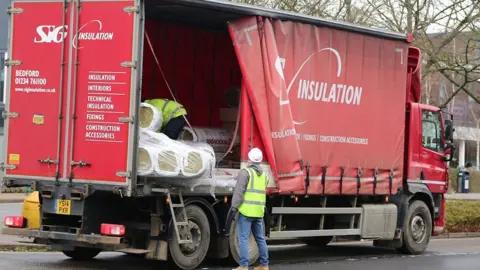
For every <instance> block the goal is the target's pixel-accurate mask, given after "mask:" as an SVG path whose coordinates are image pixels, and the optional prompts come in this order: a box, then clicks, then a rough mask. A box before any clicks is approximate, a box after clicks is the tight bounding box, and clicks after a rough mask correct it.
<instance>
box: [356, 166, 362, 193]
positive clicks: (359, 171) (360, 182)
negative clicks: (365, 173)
mask: <svg viewBox="0 0 480 270" xmlns="http://www.w3.org/2000/svg"><path fill="white" fill-rule="evenodd" d="M361 177H362V168H358V169H357V194H358V193H359V192H360V188H361V187H362V179H361Z"/></svg>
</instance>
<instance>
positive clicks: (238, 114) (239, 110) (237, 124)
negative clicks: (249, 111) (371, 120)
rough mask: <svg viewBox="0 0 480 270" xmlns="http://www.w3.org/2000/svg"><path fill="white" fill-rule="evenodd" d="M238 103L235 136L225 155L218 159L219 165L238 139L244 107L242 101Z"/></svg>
mask: <svg viewBox="0 0 480 270" xmlns="http://www.w3.org/2000/svg"><path fill="white" fill-rule="evenodd" d="M238 104H239V105H238V113H237V122H236V123H235V130H234V131H233V138H232V141H231V142H230V146H228V149H227V151H226V152H225V154H224V155H223V157H221V158H220V159H219V160H218V161H217V167H218V164H219V163H220V161H222V160H223V159H224V158H225V157H226V156H227V155H228V153H229V152H230V151H231V150H232V148H233V144H234V143H235V140H236V139H237V133H238V126H239V125H240V114H241V113H240V112H241V108H242V102H239V103H238Z"/></svg>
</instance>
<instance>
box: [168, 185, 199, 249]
mask: <svg viewBox="0 0 480 270" xmlns="http://www.w3.org/2000/svg"><path fill="white" fill-rule="evenodd" d="M167 197H168V201H169V204H168V205H169V206H170V213H171V214H172V220H173V225H174V226H175V234H176V236H177V240H178V243H179V244H192V243H193V241H192V237H191V235H190V230H186V235H185V236H186V238H185V239H182V237H181V236H180V229H181V227H183V226H188V217H187V211H186V210H185V204H184V203H183V196H182V193H178V199H179V201H180V202H178V203H174V202H173V201H172V195H171V194H170V191H167ZM175 209H179V211H180V215H181V216H182V217H183V221H180V222H179V221H177V215H176V213H175Z"/></svg>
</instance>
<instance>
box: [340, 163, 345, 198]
mask: <svg viewBox="0 0 480 270" xmlns="http://www.w3.org/2000/svg"><path fill="white" fill-rule="evenodd" d="M344 174H345V168H344V167H343V166H342V167H340V195H342V189H343V175H344Z"/></svg>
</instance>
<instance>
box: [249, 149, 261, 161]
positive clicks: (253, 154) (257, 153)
mask: <svg viewBox="0 0 480 270" xmlns="http://www.w3.org/2000/svg"><path fill="white" fill-rule="evenodd" d="M248 159H249V160H250V161H251V162H255V163H260V162H262V159H263V154H262V151H261V150H260V149H258V148H256V147H255V148H253V149H252V150H250V152H248Z"/></svg>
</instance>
